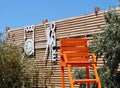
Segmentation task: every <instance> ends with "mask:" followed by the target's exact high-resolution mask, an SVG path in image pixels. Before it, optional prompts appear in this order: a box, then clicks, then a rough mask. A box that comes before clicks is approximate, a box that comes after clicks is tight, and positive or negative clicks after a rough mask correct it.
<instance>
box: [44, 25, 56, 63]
mask: <svg viewBox="0 0 120 88" xmlns="http://www.w3.org/2000/svg"><path fill="white" fill-rule="evenodd" d="M44 27H45V31H46V38H47V44H46V51H45V58H44V60H46V59H48V58H46V57H47V53H48V54H50V55H51V56H50V58H51V61H52V62H54V61H56V35H55V23H50V24H49V26H47V24H44Z"/></svg>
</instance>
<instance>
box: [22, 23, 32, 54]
mask: <svg viewBox="0 0 120 88" xmlns="http://www.w3.org/2000/svg"><path fill="white" fill-rule="evenodd" d="M27 32H32V38H31V39H27V35H26V33H27ZM24 42H25V43H24V51H25V53H26V54H27V55H34V25H32V26H26V27H24Z"/></svg>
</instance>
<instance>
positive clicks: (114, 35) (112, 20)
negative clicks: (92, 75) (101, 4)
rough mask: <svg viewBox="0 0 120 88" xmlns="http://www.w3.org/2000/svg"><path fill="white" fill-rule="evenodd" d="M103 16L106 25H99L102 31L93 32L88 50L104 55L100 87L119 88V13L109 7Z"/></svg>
mask: <svg viewBox="0 0 120 88" xmlns="http://www.w3.org/2000/svg"><path fill="white" fill-rule="evenodd" d="M104 17H105V22H106V26H104V27H100V28H101V29H102V30H103V32H102V33H99V34H95V36H94V38H93V42H92V44H91V46H90V50H91V51H94V52H95V53H96V55H97V56H98V57H100V56H102V55H103V56H104V58H103V60H104V66H103V67H102V68H101V70H100V71H99V75H100V79H101V83H102V86H103V87H102V88H120V85H118V84H119V81H118V80H120V77H119V76H120V74H119V72H118V71H117V69H118V66H119V63H120V13H119V12H116V10H115V9H112V10H111V9H110V10H109V11H108V12H106V13H105V15H104ZM116 78H117V79H116Z"/></svg>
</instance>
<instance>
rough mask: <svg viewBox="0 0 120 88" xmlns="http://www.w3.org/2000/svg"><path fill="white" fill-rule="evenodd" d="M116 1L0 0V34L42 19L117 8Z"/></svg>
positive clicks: (39, 21)
mask: <svg viewBox="0 0 120 88" xmlns="http://www.w3.org/2000/svg"><path fill="white" fill-rule="evenodd" d="M118 4H119V1H118V0H0V32H3V31H4V30H5V27H7V26H8V27H10V28H11V29H15V28H20V27H24V26H28V25H33V24H41V22H42V19H43V18H47V19H48V21H49V22H50V21H56V20H61V19H65V18H71V17H76V16H81V15H84V14H89V13H93V12H94V7H99V8H100V10H101V11H103V10H107V9H108V8H109V7H118Z"/></svg>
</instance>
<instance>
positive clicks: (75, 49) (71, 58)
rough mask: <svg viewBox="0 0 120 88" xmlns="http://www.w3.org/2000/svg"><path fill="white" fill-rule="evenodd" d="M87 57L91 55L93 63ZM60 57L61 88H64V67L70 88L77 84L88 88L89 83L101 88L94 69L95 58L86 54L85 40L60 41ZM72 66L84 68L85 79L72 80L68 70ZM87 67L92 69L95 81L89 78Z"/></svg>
mask: <svg viewBox="0 0 120 88" xmlns="http://www.w3.org/2000/svg"><path fill="white" fill-rule="evenodd" d="M89 55H92V57H93V61H89ZM60 56H61V61H60V66H61V71H62V88H65V79H64V67H67V70H68V76H69V79H70V86H71V88H74V84H77V83H87V88H90V83H96V84H97V85H98V88H101V83H100V80H99V76H98V73H97V69H96V63H97V62H96V57H95V55H94V54H93V53H88V47H87V39H83V38H62V39H60ZM73 66H78V67H83V66H84V67H85V68H86V79H72V74H71V71H70V68H71V67H73ZM89 67H93V72H94V75H95V79H91V78H90V76H89Z"/></svg>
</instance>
